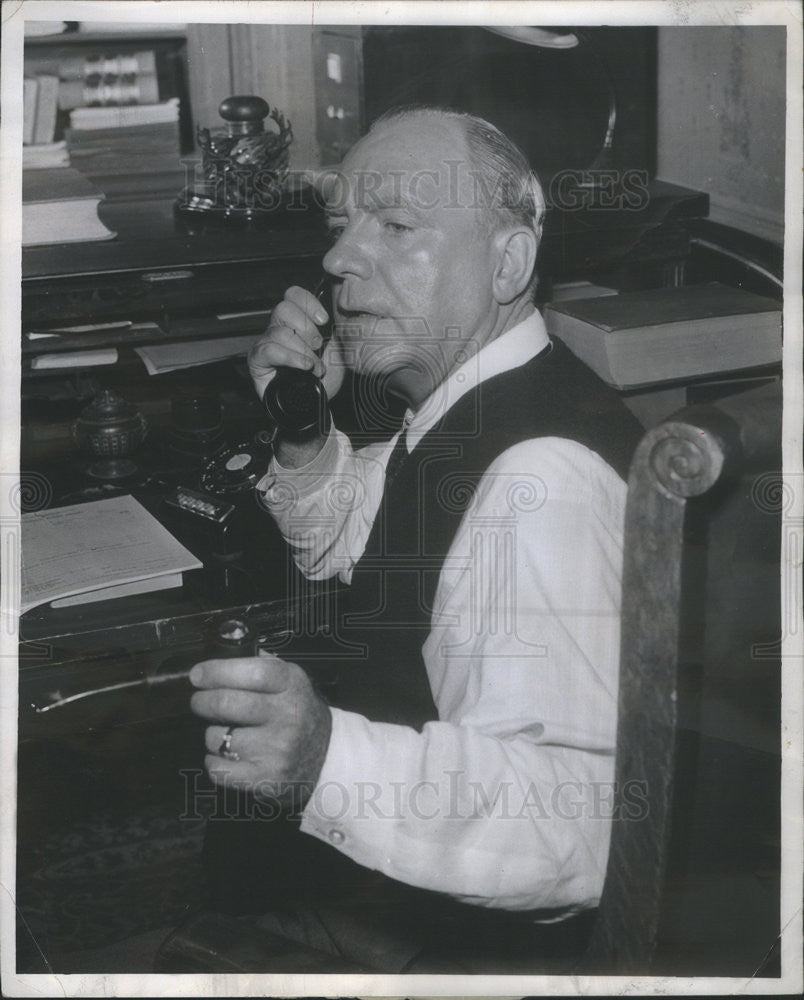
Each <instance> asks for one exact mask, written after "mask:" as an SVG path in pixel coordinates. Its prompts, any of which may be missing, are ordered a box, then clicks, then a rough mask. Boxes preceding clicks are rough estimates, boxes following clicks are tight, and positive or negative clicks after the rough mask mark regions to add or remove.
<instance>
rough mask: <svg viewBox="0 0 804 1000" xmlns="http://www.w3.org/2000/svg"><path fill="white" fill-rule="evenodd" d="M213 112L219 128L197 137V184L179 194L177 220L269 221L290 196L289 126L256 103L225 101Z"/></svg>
mask: <svg viewBox="0 0 804 1000" xmlns="http://www.w3.org/2000/svg"><path fill="white" fill-rule="evenodd" d="M218 111H219V113H220V116H221V118H223V120H224V121H225V122H226V125H225V127H224V128H222V129H216V130H214V131H210V129H208V128H200V127H199V128H198V129H197V131H196V135H197V138H198V145H199V146H200V148H201V155H202V161H201V173H202V179H201V180H200V181H195V182H194V183H193V184H191V185H190V186H188V187H186V188H185V189H184V190H183V191H182V192H181V194H180V195H179V197H178V198H177V200H176V203H175V206H174V209H175V213H176V216H177V217H178V218H180V219H182V220H184V221H192V220H198V219H203V220H208V221H223V222H227V223H231V222H249V223H250V222H267V221H270V219H271V218H272V217H276V214H277V213H278V212H281V211H283V210H284V209H286V208H287V207H288V204H289V202H290V200H291V199H292V197H293V196H294V191H293V190H292V189H291V188H290V185H289V170H288V164H289V161H290V144H291V142H292V141H293V130H292V128H291V124H290V122H289V121H288V120H287V119H286V118H285V116H284V115H283V114H282V112H281V111H279V110H278V109H277V108H273V109H271V107H270V106H269V105H268V103H267V101H264V100H263V99H262V98H261V97H227V98H226V100H224V101H222V102H221V104H220V107H219V109H218ZM265 118H268V120H269V122H270V125H271V127H270V130H268V131H266V128H265V124H264V119H265Z"/></svg>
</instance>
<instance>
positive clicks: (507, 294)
mask: <svg viewBox="0 0 804 1000" xmlns="http://www.w3.org/2000/svg"><path fill="white" fill-rule="evenodd" d="M494 249H495V251H496V254H495V256H496V258H497V267H496V269H495V271H494V277H493V279H492V280H493V285H492V289H493V292H494V298H495V299H496V300H497V302H499V303H500V305H508V303H509V302H513V301H514V299H517V298H519V296H520V295H521V294H522V293H523V292H524V291H525V289H526V288H527V287H528V282H529V281H530V279H531V276H532V274H533V268H534V265H535V263H536V250H537V249H538V244H537V242H536V235H535V233H532V232H531V231H530V230H529V229H525V228H522V229H513V230H511V229H506V230H503V231H502V232H500V233H497V234H496V236H495V237H494Z"/></svg>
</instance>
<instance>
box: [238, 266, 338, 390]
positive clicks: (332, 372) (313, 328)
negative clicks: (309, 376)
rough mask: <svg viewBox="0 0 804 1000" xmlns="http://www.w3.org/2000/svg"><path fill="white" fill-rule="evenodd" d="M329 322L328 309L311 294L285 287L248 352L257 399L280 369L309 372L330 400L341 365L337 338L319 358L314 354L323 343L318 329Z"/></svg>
mask: <svg viewBox="0 0 804 1000" xmlns="http://www.w3.org/2000/svg"><path fill="white" fill-rule="evenodd" d="M328 319H329V314H328V312H327V310H326V309H325V308H324V306H322V305H321V303H320V302H319V301H318V299H317V298H316V297H315V296H314V295H313V293H312V292H308V291H307V290H306V289H304V288H299V287H298V285H293V286H292V287H290V288H288V290H287V291H286V292H285V297H284V298H283V299H282V301H281V302H280V303H279V305H278V306H277V307H276V309H274V311H273V314H272V316H271V322H270V323H269V325H268V329H267V330H266V331H265V333H264V334H263V335H262V336H261V337H260V339H259V340H258V341H256V343H255V344H254V345H253V346H252V348H251V350H250V351H249V355H248V367H249V372H250V373H251V378H252V381H253V382H254V388H255V389H256V390H257V393H258V394H259V396H260V399H262V396H263V393H264V392H265V387H266V386H267V385H268V383H269V382H270V381H271V379H272V378H273V377H274V375H275V374H276V369H277V368H279V367H285V368H301V369H306V370H310V371H312V372H313V374H314V375H316V376H318V378H320V379H321V381H322V382H323V385H324V389H325V390H326V392H327V395H328V396H329V397H330V399H331V398H332V397H333V396H334V395H335V394H336V393H337V391H338V390H339V389H340V387H341V385H342V384H343V377H344V366H343V359H342V356H341V351H340V345H339V344H338V342H337V340H336V338H335V337H334V336H333V337H331V338H330V340H329V341H328V342H327V345H326V347H325V348H324V351H323V356H322V357H321V358H319V357H318V355H317V354H316V353H315V352H316V351H317V350H318V349H319V348H320V347H321V342H322V337H321V333H320V331H319V329H318V327H319V326H323V325H324V324H325V323H326V322H327V320H328Z"/></svg>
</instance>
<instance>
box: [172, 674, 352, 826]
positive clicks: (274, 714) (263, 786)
mask: <svg viewBox="0 0 804 1000" xmlns="http://www.w3.org/2000/svg"><path fill="white" fill-rule="evenodd" d="M190 681H191V682H192V684H193V685H194V687H197V688H199V689H200V690H198V691H196V692H195V693H194V694H193V696H192V699H191V701H190V707H191V709H192V710H193V712H194V713H195V714H196V715H199V716H201V717H202V718H204V719H209V720H210V721H211V722H213V723H214V725H211V726H209V727H208V728H207V730H206V739H205V742H206V746H207V750H208V751H209V752H208V753H207V755H206V757H205V758H204V765H205V767H206V769H207V771H208V773H209V775H210V777H211V778H212V780H213V781H214V782H215V783H216V784H219V785H224V784H225V785H228V786H231V787H236V788H242V789H246V790H248V791H250V792H252V793H254V795H256V796H257V797H258V798H259V797H261V796H262V797H269V798H282V799H286V798H289V797H292V800H293V801H294V802H295V803H296V804H300V805H302V806H303V805H304V803H305V802H306V801H307V799H308V798H309V796H310V794H311V792H312V790H313V788H314V786H315V783H316V782H317V781H318V776H319V774H320V773H321V768H322V767H323V765H324V758H325V757H326V755H327V748H328V746H329V738H330V733H331V730H332V716H331V714H330V710H329V707H328V706H327V704H326V702H324V700H323V699H322V698H321V697H320V696H319V695H318V694H317V693H316V691H315V689H314V688H313V685H312V683H311V681H310V679H309V678H308V676H307V674H305V672H304V671H303V670H302V669H301V667H299V666H297V665H296V664H295V663H287V662H286V661H285V660H280V659H279V657H277V656H273V655H271V654H263V655H260V656H253V657H248V658H243V659H230V660H205V661H203V662H202V663H197V664H196V665H195V666H194V667H193V669H192V670H191V672H190ZM230 728H231V735H230V737H229V738H228V740H226V742H224V741H225V738H226V734H227V731H228V730H229V729H230ZM226 744H228V750H229V757H228V759H227V757H225V756H222V755H221V753H220V751H221V749H222V747H225V746H226ZM236 758H238V759H236Z"/></svg>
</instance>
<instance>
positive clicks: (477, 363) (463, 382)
mask: <svg viewBox="0 0 804 1000" xmlns="http://www.w3.org/2000/svg"><path fill="white" fill-rule="evenodd" d="M549 343H550V338H549V337H548V335H547V330H546V329H545V325H544V320H543V319H542V317H541V314H540V313H539V311H538V310H537V309H534V310H533V312H532V313H531V314H530V315H529V316H527V317H526V318H525V319H523V320H522V322H521V323H517V325H516V326H512V327H511V329H510V330H507V331H506V332H505V333H503V334H500V336H499V337H497V338H496V339H495V340H492V341H491V342H490V343H488V344H486V345H485V347H482V348H481V349H480V350H479V351H478V352H477V354H475V355H474V357H472V358H470V359H469V360H468V361H466V362H464V364H462V365H461V366H460V368H456V369H455V371H453V372H451V373H450V374H449V375H448V376H447V378H446V379H445V380H444V381H443V382H442V383H441V385H439V386H438V388H437V389H436V390H435V391H434V392H433V393H432V394H431V395H430V396H428V397H427V399H426V400H425V401H424V402H423V403H422V405H421V406H420V407H419V408H418V410H416V411H415V412H414V411H413V410H408V411H407V413H406V414H405V420H404V427H405V428H406V429H407V438H406V440H405V445H406V447H407V450H408V452H411V451H413V449H414V448H415V447H416V445H417V444H418V443H419V441H421V439H422V438H423V437H424V435H425V434H426V433H427V432H428V431H429V430H430V429H431V428H432V427H433V426H434V425H435V424H436V423H437V422H438V421H439V420H440V419H441V417H443V415H444V414H445V413H446V412H447V410H449V409H450V407H452V406H454V405H455V404H456V403H457V402H458V400H459V399H460V398H461V397H462V396H464V395H465V394H466V393H467V392H469V391H470V390H471V389H474V388H475V387H476V386H478V385H480V383H481V382H485V381H486V379H490V378H493V377H494V376H495V375H501V374H502V373H503V372H507V371H510V370H511V369H513V368H519V367H520V365H524V364H526V362H528V361H530V360H531V359H532V358H535V357H536V355H537V354H538V353H539V352H540V351H543V350H544V348H545V347H547V345H548V344H549Z"/></svg>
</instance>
